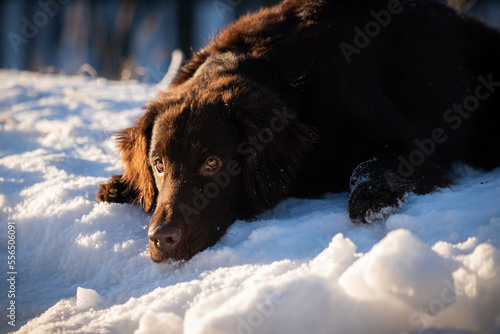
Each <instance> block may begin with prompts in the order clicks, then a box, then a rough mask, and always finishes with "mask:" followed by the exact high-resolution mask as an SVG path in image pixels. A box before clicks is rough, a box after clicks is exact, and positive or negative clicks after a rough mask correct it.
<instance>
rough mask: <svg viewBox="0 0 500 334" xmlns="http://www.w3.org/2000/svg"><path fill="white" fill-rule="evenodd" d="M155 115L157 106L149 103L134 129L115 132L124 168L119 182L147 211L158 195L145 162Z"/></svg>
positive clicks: (151, 207) (147, 164)
mask: <svg viewBox="0 0 500 334" xmlns="http://www.w3.org/2000/svg"><path fill="white" fill-rule="evenodd" d="M157 115H158V106H157V105H156V104H155V103H154V102H153V103H150V104H149V105H147V106H146V112H145V113H144V115H142V116H141V117H139V118H138V119H137V121H136V122H135V124H134V126H132V127H131V128H128V129H124V130H121V131H119V132H118V141H119V144H118V148H119V151H120V153H121V154H122V160H123V168H124V173H123V176H122V177H121V181H122V182H123V183H124V184H125V187H126V191H127V192H128V193H129V194H134V197H135V198H133V201H134V202H135V203H137V204H139V205H140V206H141V207H142V208H143V209H144V210H145V211H146V212H149V211H152V210H153V209H154V207H155V203H156V196H157V190H156V185H155V181H154V176H153V172H152V169H151V166H150V165H149V163H148V161H149V160H148V154H149V145H150V141H151V133H152V131H153V125H154V121H155V119H156V116H157Z"/></svg>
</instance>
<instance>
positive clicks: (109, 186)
mask: <svg viewBox="0 0 500 334" xmlns="http://www.w3.org/2000/svg"><path fill="white" fill-rule="evenodd" d="M126 191H127V189H126V186H125V184H124V183H123V182H122V181H121V175H112V176H111V179H110V180H109V181H108V182H106V183H101V184H99V188H98V189H97V194H96V199H97V201H99V202H108V203H125V202H126V201H127V198H126V196H125V195H124V194H125V193H126Z"/></svg>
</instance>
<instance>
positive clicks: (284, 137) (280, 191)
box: [231, 87, 317, 210]
mask: <svg viewBox="0 0 500 334" xmlns="http://www.w3.org/2000/svg"><path fill="white" fill-rule="evenodd" d="M231 109H232V110H233V115H234V117H235V118H236V122H237V124H238V126H239V127H240V132H241V133H242V134H243V136H242V137H243V138H242V139H243V141H242V143H241V144H240V145H239V147H238V152H239V153H240V154H241V155H242V157H243V178H244V184H245V190H246V193H247V196H248V198H249V200H250V201H251V203H252V205H253V206H254V207H255V208H256V209H258V210H265V209H269V208H272V207H273V206H275V205H276V204H277V203H278V202H279V201H280V200H282V199H283V198H285V197H286V196H287V195H289V194H290V191H291V185H292V182H293V180H294V178H295V176H296V175H297V173H298V171H299V168H300V166H301V164H302V161H303V159H304V157H305V154H306V153H307V152H308V151H309V150H310V149H311V148H312V146H313V144H314V143H315V142H316V141H317V135H316V134H315V132H314V131H313V130H312V129H311V128H310V127H308V126H307V125H305V124H303V123H301V122H300V120H299V117H298V115H297V114H296V113H295V112H294V111H292V110H291V109H290V108H289V107H288V106H287V105H286V103H284V102H283V100H282V99H281V98H280V96H279V95H278V94H275V93H273V92H271V91H269V90H267V89H265V88H263V87H254V88H253V89H251V90H246V91H245V92H241V93H239V94H236V95H235V97H234V98H233V99H232V101H231Z"/></svg>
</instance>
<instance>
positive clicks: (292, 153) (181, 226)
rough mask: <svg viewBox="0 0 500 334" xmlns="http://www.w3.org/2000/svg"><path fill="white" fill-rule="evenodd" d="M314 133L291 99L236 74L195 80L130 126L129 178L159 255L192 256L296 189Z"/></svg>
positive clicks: (124, 144) (126, 139)
mask: <svg viewBox="0 0 500 334" xmlns="http://www.w3.org/2000/svg"><path fill="white" fill-rule="evenodd" d="M313 141H314V134H313V131H312V130H311V129H310V128H308V127H307V126H305V125H303V124H302V123H300V122H299V121H298V117H297V115H296V114H295V113H293V112H292V111H291V110H290V109H289V108H288V107H287V105H286V104H285V102H284V101H283V99H281V98H280V96H278V95H277V94H275V93H274V92H272V91H270V90H269V89H267V88H265V87H263V86H261V85H259V84H256V83H254V82H250V81H248V80H244V79H242V78H240V77H237V76H219V77H217V78H215V79H214V78H210V80H209V78H204V77H196V78H193V79H191V80H189V81H188V82H186V83H183V84H180V85H178V86H176V87H174V88H172V89H170V90H169V91H168V92H166V93H162V94H160V95H159V97H158V98H157V99H155V100H154V101H152V102H150V103H149V104H148V105H147V107H146V112H145V114H144V115H143V116H142V117H141V118H139V119H138V121H137V122H136V124H135V125H134V126H133V127H132V128H129V129H126V130H123V131H122V133H121V136H120V150H121V151H122V154H123V161H124V164H125V173H124V176H123V179H124V180H125V181H126V183H127V185H128V187H129V189H131V190H133V191H134V192H136V193H137V194H138V196H137V199H138V201H139V202H140V204H141V205H142V206H143V207H144V208H145V209H146V210H147V211H152V210H154V213H153V217H152V219H151V223H150V226H149V232H148V236H149V240H150V241H149V249H150V252H151V258H152V259H153V260H154V261H157V262H159V261H162V260H164V259H167V258H173V259H186V260H187V259H189V258H191V257H192V256H193V255H195V254H196V253H198V252H199V251H201V250H203V249H205V248H207V247H209V246H211V245H213V244H215V243H216V242H217V240H219V239H220V238H221V237H222V235H224V233H225V231H226V229H227V228H228V227H229V226H230V225H231V224H232V223H233V222H234V221H235V220H236V219H244V218H248V217H250V216H251V215H253V214H255V213H257V212H260V211H262V210H265V209H268V208H271V207H273V206H274V205H276V204H277V202H278V201H280V200H281V199H283V198H284V197H285V196H286V195H287V194H288V193H289V191H290V187H291V185H292V180H293V178H294V176H295V175H296V173H297V172H298V170H299V167H300V164H301V160H302V158H303V156H304V154H305V152H306V151H307V150H308V149H309V147H310V146H311V144H312V143H313Z"/></svg>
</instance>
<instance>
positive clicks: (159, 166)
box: [155, 158, 164, 174]
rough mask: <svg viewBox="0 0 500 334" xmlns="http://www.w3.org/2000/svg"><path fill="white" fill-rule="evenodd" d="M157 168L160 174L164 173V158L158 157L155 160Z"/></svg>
mask: <svg viewBox="0 0 500 334" xmlns="http://www.w3.org/2000/svg"><path fill="white" fill-rule="evenodd" d="M155 168H156V171H157V172H158V174H163V170H164V166H163V160H162V159H160V158H158V159H156V160H155Z"/></svg>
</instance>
